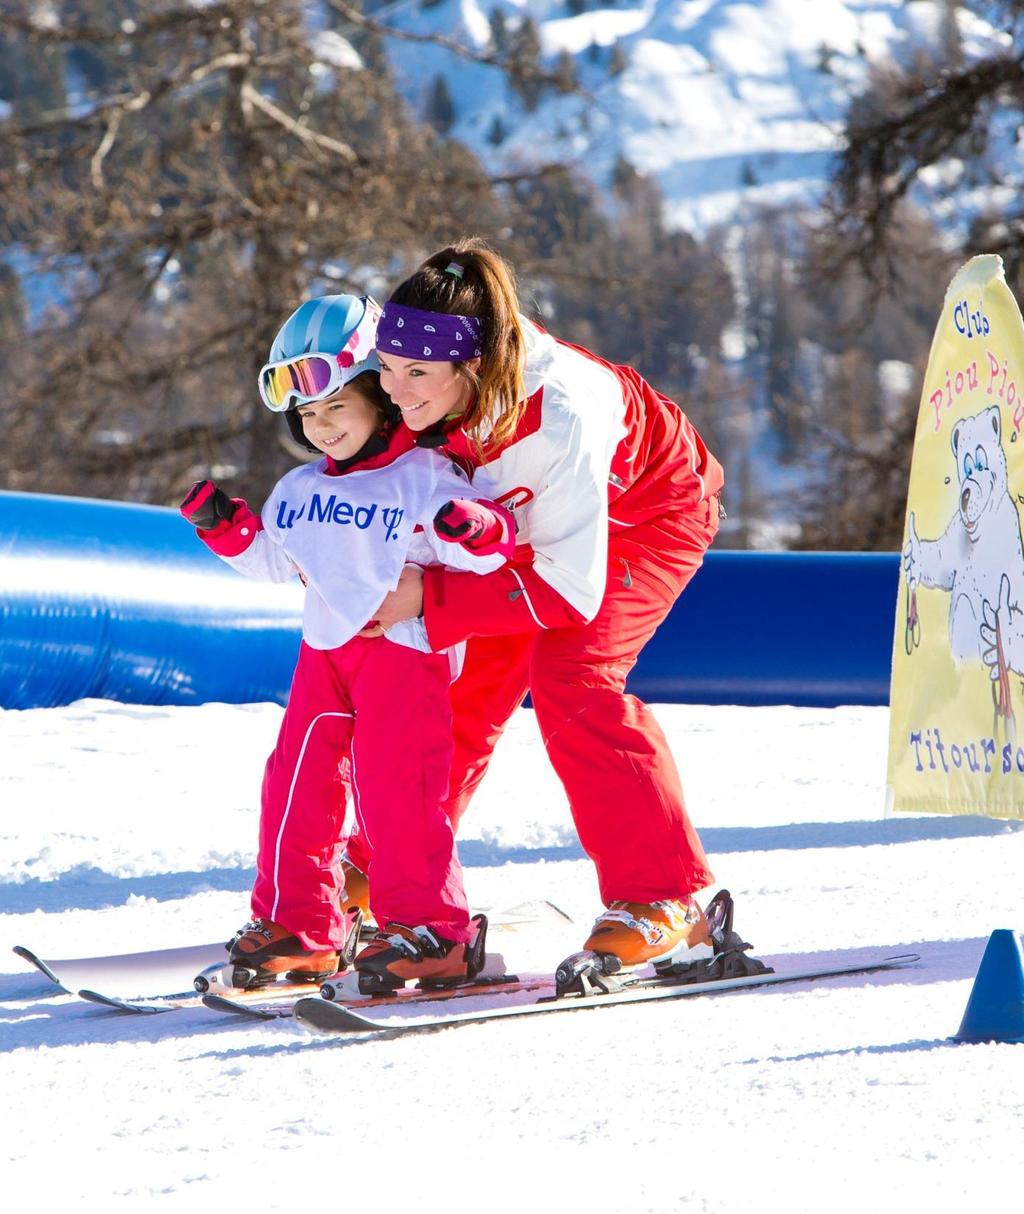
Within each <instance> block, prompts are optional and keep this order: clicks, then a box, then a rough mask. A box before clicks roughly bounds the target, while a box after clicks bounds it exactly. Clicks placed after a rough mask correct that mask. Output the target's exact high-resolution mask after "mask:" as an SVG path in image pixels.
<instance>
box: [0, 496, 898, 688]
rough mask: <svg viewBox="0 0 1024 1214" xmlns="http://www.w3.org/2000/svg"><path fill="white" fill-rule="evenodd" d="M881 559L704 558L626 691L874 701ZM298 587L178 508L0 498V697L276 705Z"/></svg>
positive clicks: (891, 593)
mask: <svg viewBox="0 0 1024 1214" xmlns="http://www.w3.org/2000/svg"><path fill="white" fill-rule="evenodd" d="M898 575H899V565H898V559H897V557H896V555H895V554H888V553H884V554H863V553H837V554H828V553H792V552H786V553H748V552H711V553H709V554H708V557H707V560H706V561H705V565H704V568H703V569H702V570H701V572H700V573H699V574H698V575H697V577H696V578H695V580H694V581H693V582H692V583H691V585H690V586H689V587H688V588H687V590H686V592H685V593H684V594H683V596H682V598H681V599H680V600H679V602H678V603H677V604H676V606H675V607H674V608H673V610H672V612H671V614H670V616H669V618H668V619H667V620H666V621H665V623H664V624H663V625H662V626H661V628H660V629H659V630H658V632H657V634H656V635H655V637H654V639H653V640H652V641H651V642H650V643H649V644H648V646H647V647H646V649H645V650H644V652H643V653H642V654H641V657H640V661H639V662H638V663H637V666H636V669H635V670H634V671H633V673H632V675H631V676H630V679H629V683H628V686H629V689H630V690H631V691H633V692H635V693H636V694H637V695H639V696H641V697H642V698H643V699H645V700H650V701H653V702H658V701H660V702H668V703H696V704H752V705H757V704H796V705H821V706H834V705H837V704H885V703H887V702H888V694H889V671H890V662H891V655H892V636H893V620H894V610H895V603H896V590H897V579H898ZM301 606H302V588H301V586H300V585H299V584H298V582H295V583H293V584H292V585H289V586H278V585H272V584H270V583H264V582H255V581H250V580H249V579H247V578H244V577H241V576H240V575H239V574H237V573H235V572H234V571H233V570H231V569H229V568H228V567H227V566H226V565H224V564H223V563H222V562H221V561H219V560H218V559H217V558H216V557H215V556H212V555H211V554H210V553H209V552H208V551H207V550H206V549H205V548H204V546H203V545H202V544H201V543H199V541H198V540H197V539H196V538H195V535H194V533H193V531H192V529H191V528H190V527H189V526H188V525H187V524H186V523H185V522H184V521H183V520H182V519H181V518H180V517H179V515H178V514H177V512H176V511H173V510H168V509H164V508H160V507H154V506H136V505H126V504H123V503H117V502H101V501H90V500H84V499H81V498H61V497H47V496H42V495H34V494H17V493H0V706H2V707H4V708H36V707H43V708H45V707H54V706H56V705H59V704H68V703H71V702H72V701H73V700H78V699H83V698H86V697H97V698H101V699H111V700H119V701H122V702H125V703H136V704H198V703H203V702H205V701H208V700H220V701H224V702H227V703H239V704H241V703H254V702H257V701H262V700H276V701H278V702H279V703H283V702H284V700H285V698H286V696H287V694H288V686H289V683H290V681H291V673H292V668H293V666H294V663H295V655H296V651H297V648H298V643H299V636H300V630H299V620H300V615H301Z"/></svg>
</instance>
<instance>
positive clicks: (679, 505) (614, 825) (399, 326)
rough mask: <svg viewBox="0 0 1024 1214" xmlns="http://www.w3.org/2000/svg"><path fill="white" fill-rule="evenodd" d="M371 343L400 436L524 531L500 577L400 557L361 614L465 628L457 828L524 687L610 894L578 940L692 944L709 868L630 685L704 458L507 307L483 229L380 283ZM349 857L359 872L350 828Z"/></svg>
mask: <svg viewBox="0 0 1024 1214" xmlns="http://www.w3.org/2000/svg"><path fill="white" fill-rule="evenodd" d="M376 350H377V356H378V358H379V360H380V366H381V385H382V387H383V388H384V390H385V391H386V392H387V394H388V395H389V396H390V398H391V400H392V401H393V403H394V404H396V405H397V406H398V407H399V409H400V410H401V412H402V418H403V420H404V423H405V425H406V426H407V427H408V428H409V429H410V430H411V431H413V432H414V433H415V435H416V441H417V442H418V443H419V444H420V445H422V446H428V447H434V448H437V449H439V450H441V451H442V452H443V453H444V454H445V455H447V456H448V457H449V458H450V459H452V460H454V461H455V462H456V463H458V464H461V465H462V466H463V467H465V468H467V469H470V470H472V472H473V491H474V494H475V495H477V496H479V497H480V498H490V499H492V500H494V501H497V502H500V503H502V504H503V505H505V506H507V507H508V508H509V509H511V510H512V511H513V513H514V517H515V520H516V524H517V528H518V534H517V548H516V555H515V557H514V559H513V561H512V562H511V563H509V564H508V565H506V566H505V567H504V568H502V569H500V570H498V571H497V572H494V573H490V574H486V575H484V576H479V575H476V574H469V573H459V572H454V571H452V570H449V569H445V568H441V567H437V568H429V569H426V570H425V571H424V570H419V569H415V568H411V567H410V568H407V569H406V570H405V571H404V573H403V576H402V579H401V581H400V583H399V586H398V588H397V589H396V590H394V591H392V592H391V593H390V594H389V595H388V596H387V598H385V600H384V602H383V603H382V605H381V607H380V609H379V610H378V612H377V613H376V618H377V621H378V626H379V627H380V629H382V630H386V629H387V628H389V627H391V626H392V625H394V624H396V623H398V622H399V621H400V620H404V619H412V618H415V617H418V616H422V617H423V620H424V623H425V625H426V630H427V635H428V638H429V640H430V643H431V645H432V647H433V648H434V649H435V650H439V649H443V648H445V647H446V646H450V645H453V644H455V643H456V642H459V641H463V640H465V641H468V646H467V652H466V662H465V667H464V670H463V673H462V675H461V677H460V678H459V679H458V680H457V681H456V682H455V683H454V684H453V685H452V689H451V692H452V704H453V710H454V721H455V757H454V761H453V766H452V772H451V779H450V784H449V798H448V801H447V804H446V809H447V811H448V813H449V815H450V817H451V819H452V822H453V824H454V825H456V826H457V824H458V821H459V819H460V817H461V816H462V814H463V812H464V810H465V808H466V806H467V804H468V802H469V800H470V798H471V796H472V794H473V792H474V790H475V788H476V787H477V785H478V784H479V782H480V780H481V778H482V777H483V775H484V772H485V771H486V768H487V764H488V762H489V760H490V756H491V753H492V751H493V748H494V745H495V743H496V742H497V740H498V738H499V737H500V735H501V733H502V731H503V729H504V727H505V725H506V723H507V722H508V720H509V717H510V716H511V715H512V713H513V712H514V711H515V709H516V708H517V707H518V706H519V705H520V704H521V703H522V701H523V699H524V697H525V695H526V693H527V691H529V693H530V696H531V698H532V702H533V707H534V709H535V712H536V718H537V722H538V725H539V727H540V731H541V735H542V738H543V740H544V745H545V748H546V750H547V754H548V757H549V758H550V760H551V763H552V765H553V766H554V768H555V771H556V773H557V774H558V776H559V778H560V779H561V781H562V784H563V786H564V788H565V791H566V794H567V796H568V800H569V804H570V807H571V811H572V815H573V819H574V821H575V824H576V828H577V832H578V834H579V838H580V842H581V843H582V845H583V848H584V849H585V850H586V852H587V854H588V855H589V856H590V857H591V859H592V860H593V861H594V863H595V865H596V868H597V877H598V883H599V890H600V895H601V898H602V901H603V902H604V905H605V909H604V911H603V912H602V913H601V914H599V916H598V918H597V921H596V923H595V924H594V928H593V931H592V932H591V934H590V937H589V939H588V940H587V941H586V943H585V944H584V946H583V947H584V948H585V949H590V950H593V951H595V952H598V953H605V954H609V953H610V954H614V955H615V956H617V957H618V958H619V960H620V961H621V962H622V964H623V965H626V966H630V965H640V964H643V963H645V962H647V961H652V960H658V959H661V958H664V957H666V956H669V955H672V954H675V953H682V952H683V951H685V949H686V948H689V947H692V946H694V945H695V944H703V943H707V941H708V932H707V924H706V920H705V917H704V913H703V911H702V910H701V909H700V907H699V906H698V904H697V902H696V900H695V898H694V896H693V895H694V894H695V893H696V892H697V891H699V890H701V889H703V888H704V887H706V886H707V885H709V884H710V883H711V882H712V881H713V879H714V878H713V876H712V874H711V872H710V870H709V868H708V862H707V858H706V856H705V854H704V850H703V847H702V845H701V842H700V839H699V838H698V836H697V833H696V831H695V830H694V828H693V826H692V825H691V823H690V820H689V817H688V815H687V811H686V807H685V803H684V800H683V791H682V787H681V784H680V779H679V775H678V772H677V770H676V766H675V763H674V761H673V758H672V755H671V753H670V750H669V747H668V744H667V742H666V739H665V737H664V734H663V733H662V731H661V728H660V727H659V725H658V724H657V722H656V721H655V719H654V717H653V715H652V714H651V712H650V711H649V710H648V709H647V707H646V706H645V705H644V704H642V703H641V702H640V701H639V700H637V699H636V698H635V697H634V696H631V695H626V694H625V693H624V686H625V681H626V676H627V675H628V674H629V671H630V670H631V669H632V667H633V665H634V664H635V662H636V658H637V655H638V654H639V652H640V650H641V648H642V647H643V646H644V644H645V643H646V642H647V641H648V640H649V639H650V637H651V636H652V635H653V633H654V631H655V629H656V628H657V627H658V625H659V624H660V623H661V621H662V620H663V619H664V618H665V616H666V615H667V614H668V612H669V609H670V608H671V607H672V604H673V603H674V601H675V600H676V598H677V597H678V595H679V593H680V592H681V591H682V589H683V588H684V587H685V586H686V584H687V583H688V582H689V580H690V579H691V578H692V577H693V575H694V574H695V573H696V572H697V570H698V569H699V568H700V565H701V562H702V560H703V557H704V553H705V551H706V550H707V548H708V546H709V545H710V544H711V541H712V540H713V539H714V536H715V533H716V531H717V529H718V517H719V503H718V493H719V490H720V489H721V488H722V485H723V482H724V476H723V472H722V468H721V466H720V464H719V463H718V461H717V460H716V459H715V458H714V456H712V455H711V454H710V453H709V451H708V450H707V448H706V447H705V445H704V443H703V441H702V440H701V438H700V435H699V434H698V433H697V431H696V430H695V428H694V427H693V425H692V424H691V423H690V421H689V420H688V419H687V417H686V416H685V414H684V413H683V412H682V410H681V409H680V408H679V407H678V406H677V405H676V404H674V403H673V402H672V401H670V400H668V399H667V398H666V397H665V396H663V395H662V394H661V393H659V392H657V391H656V390H655V389H654V388H652V387H651V386H650V385H649V384H648V383H646V382H645V380H644V379H643V378H642V377H641V376H640V375H639V374H638V373H637V372H636V371H635V370H633V369H632V368H630V367H624V366H615V365H612V364H610V363H608V362H605V361H604V360H603V359H600V358H598V357H597V356H595V355H594V354H591V353H590V352H588V351H586V350H584V349H581V348H580V347H577V346H573V345H570V344H568V343H566V342H562V341H558V340H556V339H554V338H553V337H551V336H549V335H548V334H547V333H546V332H544V330H543V329H541V328H540V327H538V326H537V325H535V324H533V323H531V322H530V321H528V320H527V319H525V318H524V317H523V316H521V315H520V309H519V301H518V298H517V292H516V286H515V279H514V274H513V271H512V268H511V267H510V266H509V265H508V264H507V263H506V262H505V261H504V259H503V258H501V257H500V256H499V255H498V254H497V253H496V252H495V251H494V250H492V249H491V248H490V247H489V246H488V245H486V244H485V243H484V242H482V241H480V240H477V239H467V240H463V241H459V242H457V243H455V244H453V245H451V246H450V247H448V248H445V249H442V250H441V251H440V252H438V253H435V254H434V255H433V256H432V257H430V258H428V259H427V260H426V261H425V262H424V263H423V265H421V266H420V268H419V269H418V270H417V271H416V272H415V273H414V274H413V275H412V276H411V277H410V278H408V279H407V280H406V281H405V282H403V283H402V284H401V285H400V286H399V287H398V288H397V289H396V290H395V291H394V293H393V294H392V296H391V298H390V300H389V301H388V303H387V304H386V305H385V307H384V311H383V315H382V316H381V319H380V323H379V325H378V329H377V337H376ZM471 508H472V507H471V506H470V507H463V509H471ZM447 522H448V524H449V525H450V526H452V527H454V528H456V529H457V528H458V526H459V524H460V522H465V523H466V525H467V526H469V525H470V524H471V523H472V520H471V519H470V518H466V519H465V520H461V519H455V518H449V519H448V520H447ZM694 643H698V639H697V638H695V639H694ZM348 859H349V862H350V864H351V865H353V866H354V867H355V868H356V869H361V870H362V871H363V872H365V871H366V865H367V863H368V855H367V854H366V852H365V842H364V841H363V840H362V839H360V838H359V837H356V838H355V839H353V840H351V841H350V845H349V853H348Z"/></svg>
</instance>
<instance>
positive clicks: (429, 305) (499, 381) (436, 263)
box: [391, 237, 526, 446]
mask: <svg viewBox="0 0 1024 1214" xmlns="http://www.w3.org/2000/svg"><path fill="white" fill-rule="evenodd" d="M452 264H454V265H456V266H459V267H460V268H461V270H462V274H461V275H459V274H454V273H450V272H447V270H448V266H450V265H452ZM391 301H392V302H393V303H397V304H401V305H402V306H403V307H406V308H421V309H423V310H424V311H427V312H445V313H447V314H448V315H453V316H476V317H479V319H480V320H481V321H483V338H482V341H481V350H482V354H481V357H480V370H479V372H474V371H472V370H471V369H470V368H469V367H468V366H466V364H465V363H462V362H457V363H455V369H456V371H457V372H458V373H459V374H460V375H462V376H463V377H464V378H465V379H467V380H469V382H470V383H471V384H472V385H473V388H474V390H475V392H476V400H475V402H474V403H473V404H472V405H471V406H470V409H469V412H468V413H467V414H466V419H465V423H464V424H465V427H466V430H467V432H468V433H469V435H470V437H471V438H473V439H474V441H475V442H476V443H477V445H478V446H479V445H481V433H480V432H481V430H486V431H487V433H486V435H485V436H484V437H485V438H486V442H487V444H488V445H492V444H493V445H494V446H501V445H502V444H503V443H504V442H506V441H507V440H508V439H509V438H511V437H512V434H513V433H514V432H515V428H516V425H517V423H518V422H519V418H520V417H521V415H522V412H523V410H524V409H525V407H526V401H525V399H524V396H525V386H524V383H523V372H524V370H525V367H526V339H525V337H524V335H523V330H522V326H521V325H520V323H519V296H518V293H517V291H516V280H515V271H514V270H513V269H512V267H511V266H510V265H509V263H508V262H507V261H506V260H505V259H504V258H503V257H502V256H501V254H500V253H497V252H495V250H494V249H492V248H491V247H490V246H489V245H488V244H486V243H485V242H484V241H482V240H480V239H478V238H477V237H468V238H466V239H464V240H458V241H456V242H455V243H454V244H451V245H449V246H448V247H447V248H444V249H441V250H440V252H438V253H435V254H434V255H433V256H432V257H428V258H427V260H426V261H425V262H424V263H423V264H422V265H421V266H420V268H419V269H418V270H417V271H416V272H415V273H414V274H413V275H412V276H411V277H410V278H407V279H406V280H405V282H403V283H402V284H401V285H400V286H398V287H396V288H395V290H394V291H392V293H391Z"/></svg>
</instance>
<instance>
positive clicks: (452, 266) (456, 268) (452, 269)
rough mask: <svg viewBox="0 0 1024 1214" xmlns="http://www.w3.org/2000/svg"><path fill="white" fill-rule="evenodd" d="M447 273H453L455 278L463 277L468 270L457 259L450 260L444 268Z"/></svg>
mask: <svg viewBox="0 0 1024 1214" xmlns="http://www.w3.org/2000/svg"><path fill="white" fill-rule="evenodd" d="M444 272H445V273H446V274H451V276H452V277H453V278H461V277H462V276H463V274H465V272H466V270H465V267H464V266H460V265H459V263H458V262H457V261H450V262H449V263H448V264H447V265H446V266H445V268H444Z"/></svg>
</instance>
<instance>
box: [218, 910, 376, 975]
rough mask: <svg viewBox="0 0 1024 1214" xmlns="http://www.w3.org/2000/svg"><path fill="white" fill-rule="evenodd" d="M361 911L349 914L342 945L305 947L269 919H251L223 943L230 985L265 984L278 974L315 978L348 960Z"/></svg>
mask: <svg viewBox="0 0 1024 1214" xmlns="http://www.w3.org/2000/svg"><path fill="white" fill-rule="evenodd" d="M360 921H361V915H360V913H359V911H358V910H355V911H353V912H351V913H350V915H349V923H348V930H347V935H346V939H345V947H344V948H343V949H341V950H339V949H331V948H323V949H310V948H307V947H306V946H305V945H304V944H303V943H302V941H301V940H300V939H299V938H298V936H296V935H294V934H293V933H292V932H290V931H289V930H288V929H287V928H286V927H283V926H282V925H281V924H280V923H275V922H274V921H273V920H272V919H252V920H250V922H248V923H247V924H246V925H245V926H244V927H242V928H241V929H240V930H239V931H237V932H236V933H235V934H234V936H233V937H232V939H231V940H229V941H228V943H227V945H226V946H225V947H226V948H227V950H228V962H229V966H230V967H231V972H230V981H231V985H232V986H238V987H243V988H246V987H257V986H268V985H269V984H270V983H272V982H276V981H277V980H278V978H280V977H281V976H282V975H283V976H284V977H285V979H287V980H288V981H289V982H319V981H320V980H321V979H322V978H326V977H329V976H330V975H331V974H336V973H338V972H339V971H340V970H343V969H345V968H346V966H348V965H351V963H352V953H354V951H355V946H356V941H357V940H358V937H359V923H360Z"/></svg>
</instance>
